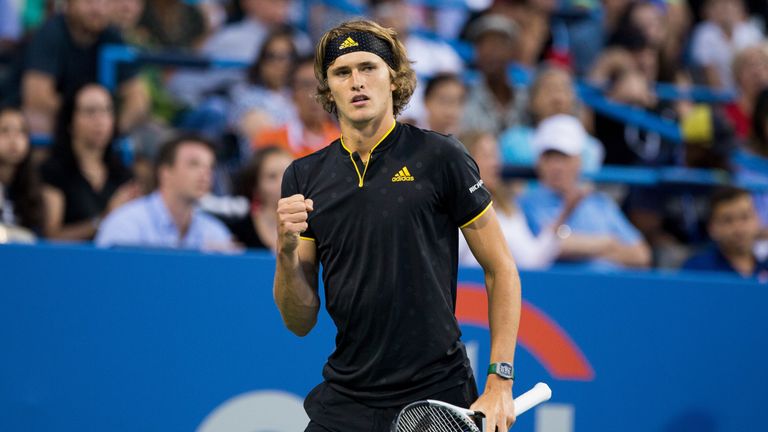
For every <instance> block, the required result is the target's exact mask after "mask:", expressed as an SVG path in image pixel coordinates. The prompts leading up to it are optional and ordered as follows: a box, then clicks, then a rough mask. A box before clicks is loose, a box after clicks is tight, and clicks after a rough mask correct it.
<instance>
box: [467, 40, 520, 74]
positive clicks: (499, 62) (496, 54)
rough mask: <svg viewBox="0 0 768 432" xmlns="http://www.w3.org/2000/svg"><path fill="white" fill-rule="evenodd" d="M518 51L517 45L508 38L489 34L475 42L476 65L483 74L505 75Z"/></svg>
mask: <svg viewBox="0 0 768 432" xmlns="http://www.w3.org/2000/svg"><path fill="white" fill-rule="evenodd" d="M516 50H517V44H516V43H515V41H513V40H512V39H510V38H509V37H508V36H506V35H504V34H502V33H497V32H487V33H486V34H484V35H482V36H480V37H479V38H478V39H477V41H476V42H475V56H476V61H475V63H476V64H477V68H478V69H480V71H482V72H483V73H486V74H489V73H504V72H506V70H507V69H506V68H507V65H509V63H510V62H511V61H512V60H514V58H515V55H516Z"/></svg>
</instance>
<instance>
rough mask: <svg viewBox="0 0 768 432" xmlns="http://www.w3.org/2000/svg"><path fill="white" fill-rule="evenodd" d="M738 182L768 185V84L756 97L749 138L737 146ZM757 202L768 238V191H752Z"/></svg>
mask: <svg viewBox="0 0 768 432" xmlns="http://www.w3.org/2000/svg"><path fill="white" fill-rule="evenodd" d="M731 163H732V165H733V168H734V174H735V176H736V179H737V181H739V182H743V183H750V182H754V183H762V184H768V87H767V88H765V89H763V90H762V91H761V92H760V94H759V95H758V96H757V100H756V102H755V109H754V112H753V114H752V126H751V134H750V138H749V140H748V141H747V142H746V145H745V146H744V147H743V148H740V149H737V150H736V152H735V153H734V155H733V158H732V161H731ZM752 198H753V201H754V205H755V207H756V208H757V214H758V217H759V218H760V221H761V224H762V226H763V230H762V234H761V237H762V238H763V239H764V240H768V191H765V190H763V191H761V192H760V191H756V192H754V193H753V196H752Z"/></svg>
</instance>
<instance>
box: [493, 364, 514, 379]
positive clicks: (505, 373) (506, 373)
mask: <svg viewBox="0 0 768 432" xmlns="http://www.w3.org/2000/svg"><path fill="white" fill-rule="evenodd" d="M496 371H497V373H498V374H499V375H500V376H502V377H504V378H512V374H513V373H514V369H512V365H510V364H509V363H499V366H498V367H497V368H496Z"/></svg>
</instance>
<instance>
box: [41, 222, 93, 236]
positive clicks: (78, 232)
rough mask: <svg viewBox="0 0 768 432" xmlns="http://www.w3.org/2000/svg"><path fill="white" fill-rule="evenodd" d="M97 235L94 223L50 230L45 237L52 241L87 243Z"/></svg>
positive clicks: (79, 223)
mask: <svg viewBox="0 0 768 432" xmlns="http://www.w3.org/2000/svg"><path fill="white" fill-rule="evenodd" d="M94 235H96V224H95V222H93V221H86V222H77V223H72V224H67V225H62V226H60V227H56V228H49V229H47V230H46V232H45V236H46V237H47V238H49V239H52V240H65V241H85V240H90V239H92V238H93V236H94Z"/></svg>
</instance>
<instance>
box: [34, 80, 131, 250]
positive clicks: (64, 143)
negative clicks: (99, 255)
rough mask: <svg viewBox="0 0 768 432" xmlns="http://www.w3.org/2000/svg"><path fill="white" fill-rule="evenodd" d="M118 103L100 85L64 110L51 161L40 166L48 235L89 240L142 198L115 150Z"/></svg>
mask: <svg viewBox="0 0 768 432" xmlns="http://www.w3.org/2000/svg"><path fill="white" fill-rule="evenodd" d="M115 131H116V129H115V111H114V102H113V100H112V96H111V95H110V94H109V92H108V91H107V90H106V89H105V88H104V87H102V86H100V85H98V84H89V85H86V86H84V87H83V88H81V89H80V90H79V91H78V92H77V93H76V94H75V97H74V98H72V99H69V100H66V101H65V103H64V106H62V109H61V111H60V115H59V121H58V123H57V126H56V137H55V142H54V147H53V150H52V152H51V156H50V158H49V159H48V160H47V161H46V162H45V163H44V164H43V166H42V167H41V173H42V177H43V181H44V183H45V185H44V186H43V198H44V200H45V211H46V218H45V219H46V220H45V227H44V233H45V235H46V237H49V238H52V239H59V240H90V239H91V238H93V235H94V234H95V233H96V228H97V227H98V224H99V222H100V221H101V219H102V218H103V217H104V216H105V215H106V214H107V213H109V212H110V211H111V210H113V209H115V208H117V207H119V206H120V205H122V204H124V203H126V202H127V201H129V200H131V199H133V198H136V197H137V196H138V188H137V186H136V185H135V184H134V183H133V182H131V181H130V178H131V174H130V171H128V169H126V168H125V166H123V164H122V163H121V162H120V159H119V158H118V156H117V155H116V154H115V153H114V152H113V151H112V146H111V144H112V141H113V139H114V137H115Z"/></svg>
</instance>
